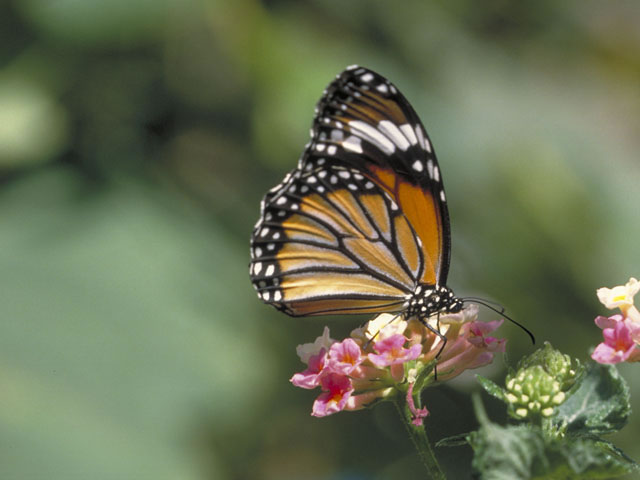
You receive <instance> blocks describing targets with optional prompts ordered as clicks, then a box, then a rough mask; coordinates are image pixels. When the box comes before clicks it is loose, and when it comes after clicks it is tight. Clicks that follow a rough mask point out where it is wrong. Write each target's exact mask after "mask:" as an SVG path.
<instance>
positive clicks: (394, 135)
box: [378, 120, 409, 151]
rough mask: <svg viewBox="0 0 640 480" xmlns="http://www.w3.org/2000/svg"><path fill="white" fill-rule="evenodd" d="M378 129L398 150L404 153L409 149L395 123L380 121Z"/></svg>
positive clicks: (405, 139)
mask: <svg viewBox="0 0 640 480" xmlns="http://www.w3.org/2000/svg"><path fill="white" fill-rule="evenodd" d="M378 128H379V129H380V130H382V131H383V132H384V133H386V134H387V136H388V137H389V138H391V141H392V142H393V143H395V144H396V146H397V147H398V148H399V149H400V150H402V151H405V150H406V149H407V148H409V141H408V140H407V138H406V137H405V136H404V134H403V133H402V132H401V131H400V129H399V128H398V127H397V126H396V124H395V123H393V122H391V121H389V120H380V123H378Z"/></svg>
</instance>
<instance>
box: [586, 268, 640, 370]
mask: <svg viewBox="0 0 640 480" xmlns="http://www.w3.org/2000/svg"><path fill="white" fill-rule="evenodd" d="M638 291H640V282H638V280H636V279H635V278H633V277H632V278H631V279H629V281H628V282H627V283H626V285H619V286H617V287H614V288H599V289H598V291H597V294H598V299H599V300H600V302H602V304H603V305H604V306H605V307H607V308H609V309H614V308H618V309H620V314H616V315H612V316H611V317H603V316H599V317H597V318H596V319H595V322H596V325H598V327H600V328H601V329H602V336H603V337H604V341H603V342H602V343H600V344H599V345H598V346H597V347H596V348H595V350H594V351H593V353H592V354H591V358H593V359H594V360H595V361H596V362H598V363H620V362H638V361H640V349H639V348H638V345H640V312H638V309H637V308H636V307H635V305H634V304H633V297H634V296H635V294H636V293H638Z"/></svg>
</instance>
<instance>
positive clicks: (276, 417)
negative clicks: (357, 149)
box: [0, 0, 640, 480]
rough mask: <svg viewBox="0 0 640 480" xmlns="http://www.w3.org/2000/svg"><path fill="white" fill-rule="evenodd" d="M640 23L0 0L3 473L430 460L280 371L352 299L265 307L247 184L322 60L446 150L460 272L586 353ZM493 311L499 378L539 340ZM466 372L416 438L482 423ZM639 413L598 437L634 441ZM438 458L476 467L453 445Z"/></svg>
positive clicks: (176, 475)
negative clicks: (370, 85) (399, 102)
mask: <svg viewBox="0 0 640 480" xmlns="http://www.w3.org/2000/svg"><path fill="white" fill-rule="evenodd" d="M639 23H640V4H638V3H637V2H632V1H620V2H599V1H590V0H571V1H566V2H556V1H551V0H543V1H539V2H509V1H504V0H490V1H488V2H482V4H481V5H479V4H477V2H474V1H471V0H454V1H444V0H442V1H434V2H421V1H417V0H416V1H406V2H396V3H389V2H379V1H372V2H365V1H359V0H358V1H349V2H345V1H339V0H327V1H308V2H298V1H286V0H268V1H267V0H263V1H258V0H238V1H233V2H230V1H223V0H219V1H216V0H153V1H151V0H84V1H82V2H78V1H72V0H57V1H55V2H53V1H50V0H10V1H8V2H4V3H3V4H2V6H1V7H0V179H1V183H0V478H2V479H17V480H21V479H87V478H91V479H94V480H101V479H154V480H162V479H180V480H201V479H202V480H204V479H268V480H270V479H370V478H371V479H388V478H401V477H402V478H405V479H414V478H415V479H417V478H423V471H422V469H421V466H420V464H419V462H418V460H417V458H416V457H415V455H414V452H413V450H412V446H411V444H410V443H409V441H408V439H407V437H406V435H405V434H404V432H403V430H402V428H403V427H402V426H401V425H400V423H399V422H398V421H397V419H396V413H395V412H394V410H393V408H392V407H391V406H386V405H382V406H380V407H378V408H376V409H375V410H373V411H363V412H357V413H343V414H339V415H334V416H332V417H329V418H325V419H314V418H312V417H310V415H309V413H310V409H311V403H312V401H313V399H314V396H315V394H316V392H308V391H303V390H299V389H295V388H293V387H292V386H291V385H290V384H289V382H288V379H289V377H290V376H291V375H292V374H293V373H294V372H295V371H297V370H300V369H301V367H302V365H301V364H300V363H299V361H298V359H297V357H296V355H295V346H296V345H297V344H299V343H304V342H308V341H311V340H313V338H315V337H316V336H317V335H319V334H320V333H321V332H322V328H323V325H324V324H325V323H327V324H329V325H330V327H331V329H332V333H333V336H335V337H337V338H340V336H341V335H345V334H347V332H349V330H350V329H352V328H354V327H355V326H357V325H358V323H359V322H360V321H362V319H360V320H359V319H357V318H353V317H352V318H346V319H344V318H343V319H337V320H336V319H330V320H329V319H327V320H326V321H325V320H324V319H317V318H316V319H291V318H288V317H286V316H285V315H283V314H280V313H278V312H276V311H275V310H274V309H272V308H270V307H268V306H264V305H262V303H261V302H260V301H258V299H257V298H256V296H255V294H254V291H253V289H252V288H251V285H250V282H249V278H248V270H247V266H248V261H249V256H248V241H249V235H250V231H251V229H252V226H253V224H254V222H255V221H256V219H257V216H258V205H259V201H260V199H261V197H262V195H263V194H264V193H265V192H266V190H267V189H268V188H270V187H271V186H273V185H275V184H276V183H277V182H279V181H280V179H281V178H282V177H283V175H284V174H285V172H286V171H288V170H289V169H291V168H293V166H294V165H295V163H296V161H297V158H298V156H299V154H300V152H301V151H302V148H303V145H304V144H305V143H306V142H307V139H308V128H309V126H310V124H311V117H312V113H313V107H314V104H315V102H316V101H317V99H318V98H319V96H320V94H321V92H322V89H323V88H324V87H325V85H326V84H327V83H328V82H329V81H331V79H332V78H333V77H334V75H336V74H337V73H338V72H340V71H341V70H342V69H343V68H344V67H345V66H346V65H349V64H352V63H359V64H362V65H365V66H368V67H370V68H373V69H375V70H378V71H379V72H380V73H382V74H384V75H385V76H387V77H388V78H390V79H391V80H392V81H393V82H394V83H395V84H396V85H397V86H398V87H399V88H400V89H401V90H402V91H403V92H404V93H405V95H406V96H407V97H408V98H409V99H410V100H411V102H412V103H413V105H414V106H415V108H416V110H417V111H418V112H419V114H420V116H421V117H422V119H423V122H424V124H425V126H426V128H427V130H428V131H429V133H430V135H431V138H432V140H433V143H434V144H435V148H436V151H437V153H438V156H439V159H440V164H441V170H442V172H443V176H444V179H445V183H446V188H447V193H448V199H449V206H450V214H451V220H452V233H453V260H452V270H451V274H450V281H449V284H450V286H451V287H453V288H454V289H455V290H456V292H457V293H458V294H461V295H471V294H473V295H480V296H483V297H486V298H491V299H495V300H498V301H500V302H501V303H502V304H504V305H505V306H506V307H507V309H508V311H509V312H510V313H511V315H512V316H513V317H515V318H517V319H518V320H519V321H521V322H522V323H524V324H526V325H527V326H529V328H531V329H532V330H533V331H534V332H535V334H536V336H537V338H538V340H539V341H544V340H549V341H550V342H552V343H553V345H554V346H556V347H558V348H560V349H562V350H563V351H564V352H566V353H569V354H571V355H574V356H577V357H579V358H583V359H584V358H586V356H587V355H588V349H589V348H590V347H591V346H593V345H595V344H596V343H597V342H599V340H600V338H601V337H600V330H599V329H598V328H596V327H595V325H594V324H593V318H594V317H595V316H596V315H598V314H604V313H606V312H605V310H604V307H602V306H601V305H599V304H598V302H597V299H596V296H595V289H596V288H598V287H600V286H613V285H617V284H622V283H624V282H626V281H627V280H628V278H629V277H630V276H632V275H635V276H638V275H640V248H639V247H638V245H639V243H638V242H639V238H640V236H639V234H640V228H639V217H640V213H639V207H640V189H639V188H638V185H639V184H640V162H639V154H638V152H639V151H640V122H639V118H640V90H639V85H640V29H638V24H639ZM482 315H483V317H484V318H485V319H487V320H490V319H493V318H495V315H493V314H492V313H491V312H489V311H484V312H483V313H482ZM501 333H502V335H503V336H506V337H508V338H509V343H508V358H506V359H502V358H499V359H497V360H496V362H495V363H494V364H493V365H492V366H491V367H490V368H489V369H485V370H484V371H483V372H482V373H483V374H485V375H488V376H491V377H492V378H495V379H497V380H500V379H501V378H502V376H503V375H504V371H505V368H506V365H507V364H508V363H507V362H512V363H513V362H515V361H517V359H518V358H519V357H520V356H521V355H523V354H524V353H526V352H530V351H531V350H532V347H531V346H530V345H529V344H528V343H527V337H526V335H525V334H523V333H522V332H521V331H519V330H518V329H517V328H514V327H513V326H511V325H505V326H504V327H502V331H501ZM622 371H623V374H624V375H625V377H626V378H627V380H628V381H629V383H630V385H631V389H632V395H633V400H634V402H635V405H638V402H640V380H639V379H640V376H638V374H637V369H636V370H634V369H633V368H629V367H626V368H625V367H623V368H622ZM474 390H478V386H477V384H476V383H475V380H474V378H473V375H472V374H468V375H466V376H465V377H463V378H461V379H459V380H458V381H456V382H453V383H452V384H451V385H445V386H442V387H439V388H437V389H431V390H429V391H428V392H427V395H426V397H425V401H426V404H427V405H428V406H429V409H430V410H431V413H432V416H431V417H430V419H429V422H428V429H429V432H430V435H431V438H432V439H433V440H437V439H439V438H442V437H444V436H448V435H454V434H458V433H462V432H466V431H469V430H471V429H473V428H475V420H474V417H473V414H472V412H471V407H470V397H469V395H470V392H472V391H474ZM485 403H486V404H487V406H488V408H489V411H490V414H491V416H492V418H494V419H496V420H501V419H504V414H503V412H502V411H501V409H500V407H499V406H496V405H495V404H494V403H493V402H491V399H487V398H485ZM636 409H637V408H636ZM639 432H640V415H639V414H638V413H635V414H634V416H633V417H632V421H631V423H630V424H629V425H628V426H627V427H626V429H625V430H623V431H622V433H621V434H619V435H617V436H616V437H614V438H612V440H613V441H614V442H616V443H617V444H618V445H619V446H620V447H622V448H623V449H624V450H625V451H627V453H628V454H629V455H631V456H632V457H634V458H635V459H636V460H640V444H639V443H638V441H637V439H638V434H639ZM439 455H440V456H441V458H442V461H443V464H444V466H445V468H446V469H447V470H448V472H449V473H450V474H451V476H452V478H468V472H469V462H470V458H471V457H470V453H469V451H468V450H467V449H465V448H458V449H446V450H440V451H439Z"/></svg>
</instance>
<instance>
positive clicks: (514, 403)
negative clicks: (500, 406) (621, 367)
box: [504, 343, 580, 419]
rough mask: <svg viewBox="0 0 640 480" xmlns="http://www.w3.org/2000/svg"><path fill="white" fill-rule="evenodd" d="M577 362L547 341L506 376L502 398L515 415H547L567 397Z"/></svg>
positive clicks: (577, 367) (574, 378)
mask: <svg viewBox="0 0 640 480" xmlns="http://www.w3.org/2000/svg"><path fill="white" fill-rule="evenodd" d="M579 369H580V365H579V363H578V362H577V361H575V362H574V361H573V360H572V359H571V357H569V356H568V355H564V354H562V353H560V352H559V351H557V350H554V349H553V347H551V345H550V344H549V343H545V345H544V346H543V347H542V348H540V349H538V350H537V351H535V352H534V353H532V354H531V355H530V356H529V357H526V358H524V359H523V360H522V361H521V362H520V363H519V365H518V370H517V371H516V372H514V373H511V374H509V375H508V376H507V379H506V390H505V392H504V399H505V401H506V402H507V403H508V404H509V411H510V413H511V415H513V416H514V417H516V418H520V419H522V418H526V417H532V416H542V417H550V416H551V415H553V413H554V408H555V407H557V406H558V405H560V404H561V403H562V402H564V401H565V399H566V398H567V392H568V391H569V390H570V388H571V386H572V385H573V383H574V382H575V380H576V378H577V374H578V371H579Z"/></svg>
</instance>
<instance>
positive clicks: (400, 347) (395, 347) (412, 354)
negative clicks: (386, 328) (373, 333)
mask: <svg viewBox="0 0 640 480" xmlns="http://www.w3.org/2000/svg"><path fill="white" fill-rule="evenodd" d="M406 342H407V337H405V336H404V335H400V334H396V335H392V336H390V337H387V338H385V339H384V340H381V341H379V342H376V343H374V344H373V348H374V349H375V350H376V352H378V353H377V354H375V353H370V354H369V360H370V361H371V363H373V364H374V365H375V366H376V367H378V368H382V367H388V366H390V365H397V364H401V363H405V362H408V361H409V360H415V359H416V358H418V357H419V356H420V353H422V345H420V344H417V345H413V346H412V347H410V348H404V344H405V343H406Z"/></svg>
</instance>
